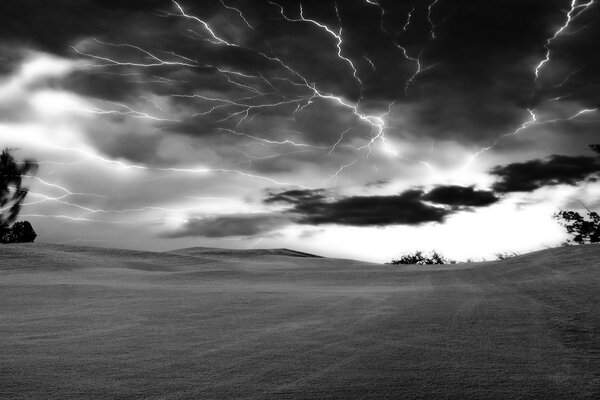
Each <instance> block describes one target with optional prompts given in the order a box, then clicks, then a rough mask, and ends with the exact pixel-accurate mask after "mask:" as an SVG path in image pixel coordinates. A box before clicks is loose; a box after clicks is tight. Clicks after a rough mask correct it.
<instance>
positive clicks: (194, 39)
mask: <svg viewBox="0 0 600 400" xmlns="http://www.w3.org/2000/svg"><path fill="white" fill-rule="evenodd" d="M599 15H600V6H599V5H598V2H597V1H594V0H590V1H587V2H586V1H569V0H551V1H539V0H538V1H534V0H528V1H506V0H503V1H494V0H492V1H485V2H481V1H473V0H471V1H456V0H452V1H451V0H429V1H420V0H414V1H391V0H387V1H386V0H362V1H358V0H357V1H344V0H338V1H337V2H335V1H323V0H318V1H317V0H312V1H301V2H300V1H287V0H286V1H249V0H246V1H240V0H238V1H235V0H222V1H221V0H203V1H191V0H188V1H186V0H181V1H177V2H175V1H168V0H160V1H158V0H157V1H148V0H145V1H116V0H114V1H113V0H102V1H101V0H96V1H93V0H77V1H75V0H71V1H66V0H60V1H53V2H44V1H33V0H19V1H17V0H8V1H3V2H2V3H1V4H0V61H1V63H0V144H1V145H2V146H3V147H5V146H9V147H12V148H14V149H16V151H15V155H16V156H17V157H19V158H23V157H33V158H35V159H37V160H38V161H39V163H40V169H39V172H38V174H37V176H36V177H35V178H31V179H30V181H29V186H30V188H31V193H30V196H29V197H28V199H27V201H26V203H27V205H26V206H25V207H24V208H23V211H22V218H23V219H25V218H26V219H28V220H30V221H31V222H32V223H33V225H34V227H35V228H36V229H37V230H38V233H39V234H40V236H39V237H40V240H41V241H47V242H62V243H66V242H68V243H78V244H92V245H100V246H118V247H129V248H146V249H155V250H163V249H170V248H177V247H186V246H195V245H198V246H222V247H239V248H249V247H293V248H296V249H298V250H305V251H312V252H317V253H322V254H326V255H336V256H346V257H356V258H363V259H371V260H376V261H385V260H389V259H390V258H391V257H393V256H397V255H399V254H401V253H403V252H407V251H411V250H416V249H424V250H427V249H437V250H440V251H441V252H442V253H445V254H446V255H448V256H450V257H454V258H464V257H489V256H490V255H492V254H494V253H495V252H502V251H527V250H532V249H536V248H540V247H542V246H554V245H557V244H558V243H560V242H561V241H562V240H564V239H565V237H564V233H563V228H561V227H560V226H559V225H558V224H557V223H556V222H555V221H553V220H552V218H551V216H552V214H553V213H554V212H556V211H558V209H560V208H575V209H577V208H581V207H582V206H581V204H580V203H579V202H582V203H584V204H586V205H587V206H588V207H590V208H597V207H598V206H599V205H600V202H599V200H598V199H599V198H600V197H599V196H598V194H599V193H600V187H599V184H598V183H597V182H596V179H597V177H598V175H599V173H600V160H599V159H598V157H597V154H595V153H594V152H592V151H590V149H589V148H588V144H591V143H596V142H598V141H600V140H599V139H598V132H599V129H598V128H599V127H600V115H599V114H600V112H599V111H598V103H599V98H600V96H599V95H598V93H599V89H600V77H599V74H598V71H599V66H600V54H599V53H598V49H597V47H598V43H597V39H596V40H595V38H597V37H600V23H599V22H598V21H599Z"/></svg>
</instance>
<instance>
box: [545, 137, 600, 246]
mask: <svg viewBox="0 0 600 400" xmlns="http://www.w3.org/2000/svg"><path fill="white" fill-rule="evenodd" d="M589 147H590V149H592V151H595V152H596V153H598V154H600V144H590V145H589ZM582 205H583V206H584V207H585V205H584V204H583V203H582ZM585 209H586V211H587V217H586V216H585V215H581V214H579V213H578V212H577V211H571V210H561V211H559V212H557V213H556V214H554V215H553V217H554V219H556V220H558V222H559V223H560V224H561V225H562V226H564V227H565V228H566V229H567V233H568V234H570V235H572V236H573V237H572V238H571V239H569V240H567V241H566V242H564V245H567V246H568V245H571V244H574V243H575V244H586V243H599V242H600V215H598V213H597V212H594V211H591V210H590V209H589V208H587V207H585Z"/></svg>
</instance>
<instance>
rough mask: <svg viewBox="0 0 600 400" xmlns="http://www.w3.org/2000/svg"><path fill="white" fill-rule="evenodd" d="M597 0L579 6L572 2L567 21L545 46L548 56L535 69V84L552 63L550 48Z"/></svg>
mask: <svg viewBox="0 0 600 400" xmlns="http://www.w3.org/2000/svg"><path fill="white" fill-rule="evenodd" d="M594 2H595V0H589V1H588V2H587V3H582V4H578V0H571V8H570V9H569V11H567V13H566V17H567V18H566V20H565V23H564V24H563V25H561V26H560V27H559V28H558V29H557V30H556V31H555V32H554V35H552V36H551V37H549V38H548V39H547V40H546V43H545V44H544V48H545V49H546V56H545V57H544V59H543V60H542V61H540V62H539V64H538V65H537V66H536V67H535V71H534V74H535V82H536V83H538V79H539V77H540V72H541V70H542V68H543V67H544V65H545V64H546V63H547V62H549V61H550V46H551V45H552V43H553V42H554V41H555V40H556V39H557V38H558V37H559V36H560V35H561V34H562V33H563V32H564V31H565V30H566V29H567V28H568V27H569V25H570V24H571V23H572V22H573V20H575V18H577V17H578V16H579V15H581V14H582V13H584V12H585V11H586V10H587V9H588V8H590V7H591V6H592V5H593V4H594Z"/></svg>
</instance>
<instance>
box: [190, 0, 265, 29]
mask: <svg viewBox="0 0 600 400" xmlns="http://www.w3.org/2000/svg"><path fill="white" fill-rule="evenodd" d="M220 1H221V4H223V7H225V8H226V9H228V10H233V11H235V12H236V13H237V14H238V15H239V16H240V18H241V19H242V21H244V23H245V24H246V26H247V27H248V28H250V29H253V30H256V28H254V27H253V26H252V25H250V23H249V22H248V20H247V19H246V17H244V14H242V11H241V10H239V9H237V8H235V7H231V6H228V5H227V4H225V2H224V1H223V0H220ZM180 9H181V7H180Z"/></svg>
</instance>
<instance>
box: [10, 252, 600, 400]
mask: <svg viewBox="0 0 600 400" xmlns="http://www.w3.org/2000/svg"><path fill="white" fill-rule="evenodd" d="M0 398H8V399H13V398H15V399H33V398H44V399H76V398H77V399H79V398H81V399H125V398H145V399H181V398H190V399H211V398H222V399H246V398H253V399H254V398H258V399H263V398H274V399H302V398H320V399H330V398H332V399H333V398H340V399H341V398H343V399H364V398H398V399H400V398H402V399H413V398H414V399H416V398H422V399H433V398H435V399H442V398H455V399H462V398H506V399H513V398H530V399H534V398H537V399H554V398H563V399H575V398H582V399H583V398H588V399H592V398H595V399H598V398H600V246H598V245H589V246H579V247H568V248H557V249H551V250H544V251H541V252H537V253H532V254H528V255H524V256H520V257H516V258H513V259H509V260H505V261H500V262H485V263H474V264H462V265H461V264H459V265H447V266H439V267H435V266H432V267H417V266H392V265H377V264H368V263H363V262H358V261H350V260H339V259H327V258H312V257H306V255H305V254H296V253H294V252H285V251H264V252H261V251H253V252H249V253H243V252H242V253H240V252H235V251H217V250H210V249H208V250H206V249H205V250H202V249H195V250H194V249H192V250H182V251H176V252H170V253H151V252H137V251H124V250H109V249H94V248H85V247H74V246H59V245H42V244H35V245H2V246H0Z"/></svg>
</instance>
